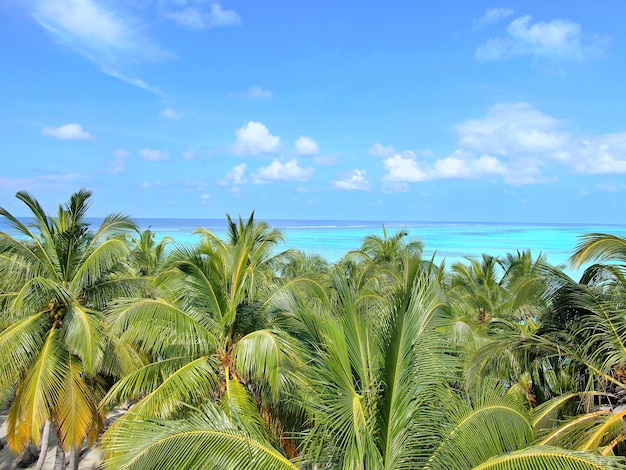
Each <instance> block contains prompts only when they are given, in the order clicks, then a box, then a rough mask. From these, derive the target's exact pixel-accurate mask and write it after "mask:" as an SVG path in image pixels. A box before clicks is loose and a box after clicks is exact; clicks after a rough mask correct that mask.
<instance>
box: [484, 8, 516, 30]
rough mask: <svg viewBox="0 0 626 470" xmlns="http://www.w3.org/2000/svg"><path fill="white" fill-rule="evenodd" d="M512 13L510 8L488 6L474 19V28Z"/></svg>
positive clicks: (495, 21)
mask: <svg viewBox="0 0 626 470" xmlns="http://www.w3.org/2000/svg"><path fill="white" fill-rule="evenodd" d="M512 14H513V10H511V9H510V8H489V9H488V10H487V11H485V14H484V15H483V16H481V17H480V18H476V19H475V20H474V28H476V29H478V28H482V27H483V26H485V25H488V24H490V23H497V22H498V21H500V20H503V19H504V18H508V17H509V16H511V15H512Z"/></svg>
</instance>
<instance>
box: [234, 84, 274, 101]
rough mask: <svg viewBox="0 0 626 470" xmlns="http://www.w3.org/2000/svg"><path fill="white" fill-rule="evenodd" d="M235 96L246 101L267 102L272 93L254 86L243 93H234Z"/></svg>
mask: <svg viewBox="0 0 626 470" xmlns="http://www.w3.org/2000/svg"><path fill="white" fill-rule="evenodd" d="M235 96H237V97H238V98H243V99H248V100H269V99H270V98H271V97H272V96H274V93H272V91H271V90H268V89H266V88H263V87H261V86H258V85H255V86H251V87H250V88H248V89H247V90H246V91H245V92H243V93H236V94H235Z"/></svg>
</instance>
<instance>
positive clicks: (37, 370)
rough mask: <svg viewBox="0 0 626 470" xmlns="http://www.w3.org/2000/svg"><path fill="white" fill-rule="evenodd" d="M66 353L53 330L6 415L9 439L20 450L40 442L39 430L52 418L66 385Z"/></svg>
mask: <svg viewBox="0 0 626 470" xmlns="http://www.w3.org/2000/svg"><path fill="white" fill-rule="evenodd" d="M66 357H67V356H66V353H65V351H64V350H63V348H62V347H61V345H60V344H59V342H58V339H57V330H56V329H51V330H50V331H49V333H48V337H47V338H46V341H45V343H44V345H43V347H42V349H41V351H40V352H39V354H38V356H37V359H36V362H35V363H34V365H33V367H32V368H31V369H30V370H29V371H28V373H27V374H26V376H25V377H24V379H23V380H22V381H21V382H20V386H19V387H18V390H17V393H16V398H15V401H14V402H13V406H11V409H10V411H9V415H8V417H7V441H8V444H9V447H10V448H11V449H12V450H13V451H14V452H19V451H21V450H22V448H23V447H24V446H25V445H27V444H28V442H29V441H31V440H32V442H33V443H34V444H35V445H37V444H38V443H39V438H40V430H41V428H42V427H43V425H44V423H45V422H46V421H47V420H49V419H50V418H51V415H52V413H53V410H54V408H55V407H56V405H57V403H58V402H59V399H60V397H61V396H62V394H63V390H64V387H65V377H66V376H67V362H66Z"/></svg>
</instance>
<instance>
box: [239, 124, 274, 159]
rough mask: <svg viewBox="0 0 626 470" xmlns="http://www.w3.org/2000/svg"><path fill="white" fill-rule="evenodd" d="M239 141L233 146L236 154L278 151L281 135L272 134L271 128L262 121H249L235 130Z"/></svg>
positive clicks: (258, 153)
mask: <svg viewBox="0 0 626 470" xmlns="http://www.w3.org/2000/svg"><path fill="white" fill-rule="evenodd" d="M235 135H236V136H237V141H236V142H235V145H234V146H233V152H234V153H235V155H241V156H245V155H260V154H263V153H276V152H277V151H278V150H279V149H280V137H278V136H274V135H272V134H270V131H269V129H268V128H267V127H266V126H265V125H264V124H263V123H260V122H256V121H249V122H248V123H247V124H245V125H244V126H243V127H242V128H240V129H237V130H236V131H235Z"/></svg>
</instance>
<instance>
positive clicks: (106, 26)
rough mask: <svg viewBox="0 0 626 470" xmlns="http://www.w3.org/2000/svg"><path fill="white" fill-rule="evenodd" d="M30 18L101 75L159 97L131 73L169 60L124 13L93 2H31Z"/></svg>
mask: <svg viewBox="0 0 626 470" xmlns="http://www.w3.org/2000/svg"><path fill="white" fill-rule="evenodd" d="M29 5H30V9H31V14H32V16H33V18H34V19H35V20H36V21H37V22H38V23H39V24H40V25H41V26H42V27H43V28H45V29H46V31H48V33H49V34H50V35H51V36H52V37H53V38H54V39H55V40H56V41H58V42H59V43H61V44H62V45H64V46H66V47H68V48H69V49H71V50H73V51H74V52H76V53H78V54H80V55H82V56H84V57H86V58H87V59H89V60H90V61H92V62H93V63H94V64H95V65H96V66H97V67H98V68H99V69H100V70H101V71H102V72H103V73H105V74H107V75H110V76H112V77H115V78H118V79H120V80H123V81H125V82H127V83H130V84H131V85H134V86H138V87H140V88H144V89H146V90H149V91H151V92H153V93H157V94H162V92H161V91H160V90H159V89H158V88H157V87H155V86H153V85H150V84H148V83H146V82H145V81H144V80H143V79H141V78H140V77H138V76H137V75H136V74H135V73H134V68H135V66H136V65H138V64H141V63H145V62H154V61H159V60H162V59H165V58H167V57H170V56H171V54H169V53H168V52H167V51H165V50H164V49H163V48H162V47H160V46H158V45H157V44H155V43H154V42H153V41H151V40H150V39H149V38H148V37H147V36H145V34H144V33H143V29H142V27H141V24H140V22H139V21H138V20H137V19H136V18H134V17H132V16H131V15H130V14H128V13H127V11H125V10H122V9H116V10H115V11H114V10H112V9H110V8H106V7H105V6H102V5H101V4H100V3H98V2H96V1H95V0H33V1H32V2H30V3H29Z"/></svg>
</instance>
